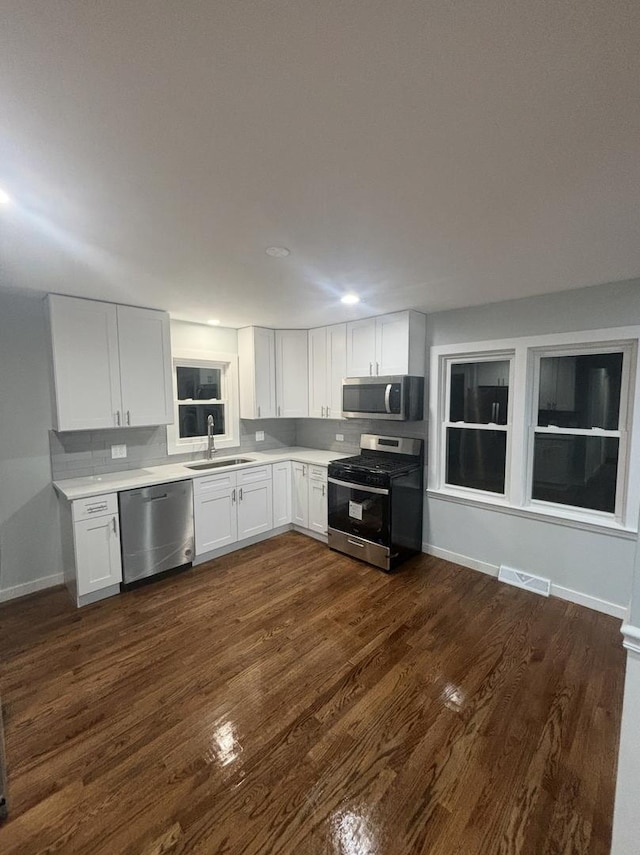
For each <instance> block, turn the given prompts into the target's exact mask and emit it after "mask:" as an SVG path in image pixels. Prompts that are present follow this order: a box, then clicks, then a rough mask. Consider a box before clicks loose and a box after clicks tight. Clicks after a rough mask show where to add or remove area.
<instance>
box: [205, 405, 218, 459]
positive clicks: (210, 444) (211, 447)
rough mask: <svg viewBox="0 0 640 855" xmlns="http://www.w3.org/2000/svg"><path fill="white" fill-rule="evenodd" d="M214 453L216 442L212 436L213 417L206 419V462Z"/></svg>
mask: <svg viewBox="0 0 640 855" xmlns="http://www.w3.org/2000/svg"><path fill="white" fill-rule="evenodd" d="M215 453H216V440H215V437H214V435H213V416H209V417H208V418H207V460H211V458H212V457H213V455H214V454H215Z"/></svg>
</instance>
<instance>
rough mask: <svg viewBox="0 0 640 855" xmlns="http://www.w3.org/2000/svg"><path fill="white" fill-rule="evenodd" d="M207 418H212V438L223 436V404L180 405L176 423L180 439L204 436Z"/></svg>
mask: <svg viewBox="0 0 640 855" xmlns="http://www.w3.org/2000/svg"><path fill="white" fill-rule="evenodd" d="M208 416H213V433H214V436H219V435H221V434H223V433H224V404H190V405H189V404H180V405H179V406H178V422H179V428H180V437H181V439H184V438H185V437H188V436H206V435H207V418H208Z"/></svg>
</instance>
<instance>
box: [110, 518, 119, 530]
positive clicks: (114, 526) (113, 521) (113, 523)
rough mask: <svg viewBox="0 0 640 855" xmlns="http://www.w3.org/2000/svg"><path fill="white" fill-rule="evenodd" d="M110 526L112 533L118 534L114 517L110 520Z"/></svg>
mask: <svg viewBox="0 0 640 855" xmlns="http://www.w3.org/2000/svg"><path fill="white" fill-rule="evenodd" d="M111 524H112V525H113V533H114V534H118V527H117V525H116V518H115V517H114V518H113V519H112V520H111Z"/></svg>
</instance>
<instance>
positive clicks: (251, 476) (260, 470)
mask: <svg viewBox="0 0 640 855" xmlns="http://www.w3.org/2000/svg"><path fill="white" fill-rule="evenodd" d="M237 475H238V487H242V486H243V485H244V484H255V483H257V482H258V481H271V466H270V465H269V466H255V467H254V468H253V469H242V470H240V472H238V473H237Z"/></svg>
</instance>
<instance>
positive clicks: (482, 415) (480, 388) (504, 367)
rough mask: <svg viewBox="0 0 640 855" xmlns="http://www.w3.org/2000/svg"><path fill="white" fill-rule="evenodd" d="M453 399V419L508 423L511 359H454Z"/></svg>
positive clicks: (450, 419) (450, 416)
mask: <svg viewBox="0 0 640 855" xmlns="http://www.w3.org/2000/svg"><path fill="white" fill-rule="evenodd" d="M450 400H451V403H450V408H449V421H451V422H467V423H472V424H491V423H493V424H498V425H506V423H507V407H508V404H509V361H508V360H506V359H505V360H500V361H498V362H495V361H492V362H456V363H454V364H453V365H452V366H451V399H450Z"/></svg>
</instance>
